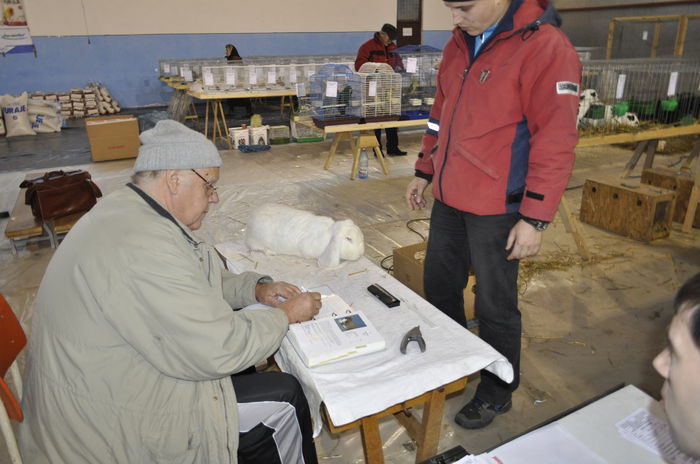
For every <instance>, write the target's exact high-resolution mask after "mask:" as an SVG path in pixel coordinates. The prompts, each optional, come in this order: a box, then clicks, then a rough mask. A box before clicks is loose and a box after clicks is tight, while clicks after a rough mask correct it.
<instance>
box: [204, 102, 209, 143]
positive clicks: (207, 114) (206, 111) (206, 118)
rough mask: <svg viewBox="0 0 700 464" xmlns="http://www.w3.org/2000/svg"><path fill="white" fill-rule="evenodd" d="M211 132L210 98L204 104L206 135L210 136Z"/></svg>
mask: <svg viewBox="0 0 700 464" xmlns="http://www.w3.org/2000/svg"><path fill="white" fill-rule="evenodd" d="M208 134H209V100H207V102H206V105H204V137H205V138H206V137H208Z"/></svg>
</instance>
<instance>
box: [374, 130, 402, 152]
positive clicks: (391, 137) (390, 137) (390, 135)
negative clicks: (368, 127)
mask: <svg viewBox="0 0 700 464" xmlns="http://www.w3.org/2000/svg"><path fill="white" fill-rule="evenodd" d="M384 132H385V133H386V151H387V152H388V153H391V152H395V151H396V150H398V149H399V131H398V129H397V128H396V127H387V128H386V129H384ZM374 135H375V136H376V137H377V142H379V146H381V145H382V130H381V129H375V130H374Z"/></svg>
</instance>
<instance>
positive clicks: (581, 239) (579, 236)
mask: <svg viewBox="0 0 700 464" xmlns="http://www.w3.org/2000/svg"><path fill="white" fill-rule="evenodd" d="M559 216H560V217H561V220H562V222H564V228H565V229H566V231H567V232H568V233H570V234H572V235H573V236H574V241H575V242H576V247H577V248H578V253H579V254H580V255H581V258H583V260H584V261H589V260H590V259H591V253H590V252H589V251H588V245H587V244H586V237H585V236H584V235H583V229H582V228H581V223H580V222H579V220H578V218H577V217H575V216H573V215H572V214H571V209H570V208H569V202H568V201H567V200H566V198H564V197H561V201H560V202H559Z"/></svg>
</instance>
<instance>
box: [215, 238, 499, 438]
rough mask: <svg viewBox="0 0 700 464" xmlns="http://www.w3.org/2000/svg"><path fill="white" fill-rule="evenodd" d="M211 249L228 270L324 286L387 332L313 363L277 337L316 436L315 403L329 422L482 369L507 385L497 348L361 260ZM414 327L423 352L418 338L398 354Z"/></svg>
mask: <svg viewBox="0 0 700 464" xmlns="http://www.w3.org/2000/svg"><path fill="white" fill-rule="evenodd" d="M216 248H217V249H218V250H219V252H221V254H223V255H224V256H225V257H226V259H227V261H228V266H229V269H231V270H232V271H234V272H243V271H256V272H259V273H265V274H269V275H271V276H272V277H273V278H274V279H275V280H283V281H287V282H290V283H293V284H295V285H298V286H304V287H306V288H317V287H321V286H326V287H328V288H330V289H331V290H332V291H333V293H335V294H336V295H339V296H340V297H342V298H343V299H344V300H345V301H346V302H347V303H348V304H349V305H350V306H351V307H353V308H355V309H360V310H362V311H364V313H365V314H366V315H367V317H369V318H370V320H371V321H372V323H373V324H374V325H375V326H376V327H377V329H378V330H379V332H380V333H381V334H382V335H383V336H384V337H385V339H386V345H387V348H386V350H384V351H380V352H377V353H372V354H369V355H365V356H360V357H357V358H353V359H348V360H343V361H338V362H335V363H332V364H327V365H323V366H318V367H314V368H307V367H306V366H305V365H304V364H303V362H302V361H301V359H300V358H299V356H298V355H297V354H296V352H295V351H294V348H293V347H292V346H291V344H290V343H289V341H288V340H287V339H286V338H285V339H284V340H283V341H282V345H281V347H280V349H279V351H278V352H277V354H276V355H275V360H276V361H277V364H278V365H279V366H280V368H281V369H282V370H283V371H284V372H288V373H291V374H293V375H295V376H296V377H297V379H298V380H299V381H300V382H301V384H302V386H303V388H304V393H305V394H306V397H307V399H308V401H309V405H310V407H311V411H312V415H313V419H314V435H318V434H319V433H320V431H321V412H320V411H321V410H320V408H321V403H323V404H325V407H326V410H327V411H328V415H329V416H330V418H331V420H332V421H333V424H335V425H336V426H340V425H343V424H347V423H350V422H353V421H355V420H357V419H360V418H362V417H365V416H368V415H371V414H375V413H377V412H380V411H382V410H384V409H386V408H388V407H390V406H393V405H395V404H399V403H401V402H403V401H406V400H408V399H411V398H414V397H416V396H419V395H422V394H423V393H425V392H427V391H430V390H433V389H435V388H438V387H440V386H442V385H445V384H447V383H450V382H452V381H454V380H457V379H460V378H462V377H465V376H467V375H470V374H473V373H475V372H477V371H479V370H481V369H487V370H489V371H491V372H493V373H494V374H496V375H498V376H499V377H500V378H501V379H503V380H504V381H506V382H510V381H512V379H513V368H512V366H511V365H510V363H509V362H508V361H507V360H506V359H505V358H504V357H503V356H502V355H501V354H500V353H498V352H497V351H496V350H494V349H493V348H492V347H491V346H489V345H488V344H486V343H485V342H483V341H482V340H481V339H480V338H479V337H477V336H476V335H474V334H472V333H471V332H469V331H468V330H466V329H465V328H463V327H461V326H460V325H459V324H457V323H456V322H454V321H453V320H452V319H450V318H449V317H447V316H445V315H444V314H443V313H442V312H440V311H439V310H438V309H436V308H435V307H434V306H432V305H431V304H429V303H428V302H427V301H425V300H423V299H422V298H421V297H420V296H419V295H417V294H416V293H414V292H413V291H412V290H410V289H409V288H408V287H406V286H404V285H403V284H402V283H401V282H399V281H398V280H396V279H394V278H393V277H391V276H390V275H389V274H387V273H386V272H384V271H383V270H382V269H380V268H379V267H377V266H375V265H374V264H373V263H372V262H370V261H369V260H368V259H366V258H364V257H363V258H360V259H359V260H357V261H353V262H348V261H345V262H343V263H341V265H340V266H337V267H333V268H319V267H318V266H317V265H316V262H315V261H314V260H311V259H304V258H298V257H293V256H284V255H277V256H267V255H265V254H264V253H261V252H250V251H249V250H248V249H247V247H246V246H245V244H243V243H242V242H227V243H221V244H219V245H217V246H216ZM372 283H378V284H380V285H381V286H382V287H384V288H385V289H386V290H388V291H389V292H390V293H392V294H393V295H394V296H396V297H397V298H398V299H400V300H401V304H400V305H399V306H397V307H394V308H387V307H386V306H384V305H383V304H382V303H381V302H380V301H379V300H378V299H376V298H375V297H374V296H372V295H371V294H370V293H369V292H368V291H367V290H366V288H367V286H368V285H370V284H372ZM416 325H419V326H420V327H421V332H422V333H423V338H424V339H425V343H426V346H427V349H426V351H425V352H424V353H421V351H420V349H419V348H418V344H417V343H410V344H409V345H408V349H407V352H406V354H405V355H402V354H401V353H400V351H399V346H400V344H401V339H402V337H403V336H404V334H405V333H406V332H408V331H409V330H410V329H411V328H413V327H415V326H416Z"/></svg>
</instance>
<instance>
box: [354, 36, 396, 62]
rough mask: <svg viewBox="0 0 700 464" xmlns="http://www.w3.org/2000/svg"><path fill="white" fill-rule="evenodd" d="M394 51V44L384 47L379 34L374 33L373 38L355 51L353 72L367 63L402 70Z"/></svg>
mask: <svg viewBox="0 0 700 464" xmlns="http://www.w3.org/2000/svg"><path fill="white" fill-rule="evenodd" d="M394 50H396V44H395V43H394V42H392V43H390V44H389V45H387V46H386V47H385V46H384V44H383V43H382V41H381V40H379V32H375V33H374V37H373V38H371V39H369V40H368V41H367V42H365V43H363V44H362V46H361V47H360V49H359V50H358V51H357V58H355V71H359V70H360V67H361V66H362V65H363V64H365V63H367V62H369V63H387V64H388V65H390V66H391V67H392V68H393V69H394V70H395V71H400V70H401V69H403V63H402V62H401V57H400V56H399V54H398V53H395V52H394Z"/></svg>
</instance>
